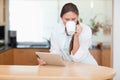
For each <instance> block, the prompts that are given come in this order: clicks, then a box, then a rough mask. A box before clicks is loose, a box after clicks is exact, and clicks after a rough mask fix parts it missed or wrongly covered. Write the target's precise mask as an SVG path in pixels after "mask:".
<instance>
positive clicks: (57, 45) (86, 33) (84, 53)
mask: <svg viewBox="0 0 120 80" xmlns="http://www.w3.org/2000/svg"><path fill="white" fill-rule="evenodd" d="M80 25H81V27H82V32H81V34H80V36H79V43H80V47H79V49H78V50H77V52H76V53H75V54H74V55H72V54H71V55H70V54H69V43H70V40H71V38H72V37H71V36H67V35H66V33H65V26H64V24H63V23H62V21H61V22H60V23H58V24H57V25H56V26H55V27H54V29H53V31H52V33H51V40H50V41H51V48H50V52H51V53H52V54H60V55H61V56H62V57H63V58H64V59H66V60H69V61H73V62H81V63H87V64H97V62H96V60H95V59H94V58H93V56H92V55H91V54H90V52H89V47H90V45H91V38H92V32H91V29H90V27H89V26H87V25H85V24H83V23H80Z"/></svg>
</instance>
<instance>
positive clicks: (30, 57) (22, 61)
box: [14, 49, 49, 65]
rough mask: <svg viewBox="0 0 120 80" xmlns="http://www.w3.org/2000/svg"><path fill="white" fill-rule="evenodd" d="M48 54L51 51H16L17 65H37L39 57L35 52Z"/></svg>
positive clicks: (15, 59)
mask: <svg viewBox="0 0 120 80" xmlns="http://www.w3.org/2000/svg"><path fill="white" fill-rule="evenodd" d="M37 51H41V52H48V51H49V49H14V64H15V65H37V64H38V61H37V57H36V55H35V52H37Z"/></svg>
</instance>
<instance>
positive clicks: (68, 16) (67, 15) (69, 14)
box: [62, 11, 78, 25]
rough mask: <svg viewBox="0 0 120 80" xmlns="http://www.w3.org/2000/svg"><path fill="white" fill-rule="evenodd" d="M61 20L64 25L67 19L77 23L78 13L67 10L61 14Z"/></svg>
mask: <svg viewBox="0 0 120 80" xmlns="http://www.w3.org/2000/svg"><path fill="white" fill-rule="evenodd" d="M62 21H63V23H64V25H66V22H67V21H74V22H75V23H77V21H78V15H77V14H75V13H74V12H72V11H70V12H67V13H65V14H64V15H63V16H62Z"/></svg>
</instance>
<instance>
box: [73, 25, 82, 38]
mask: <svg viewBox="0 0 120 80" xmlns="http://www.w3.org/2000/svg"><path fill="white" fill-rule="evenodd" d="M81 32H82V27H81V26H80V24H77V26H76V30H75V34H74V35H75V36H79V35H80V33H81Z"/></svg>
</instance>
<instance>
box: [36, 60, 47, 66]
mask: <svg viewBox="0 0 120 80" xmlns="http://www.w3.org/2000/svg"><path fill="white" fill-rule="evenodd" d="M37 60H38V64H39V65H40V66H44V65H46V62H45V61H44V60H42V59H40V58H37Z"/></svg>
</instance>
